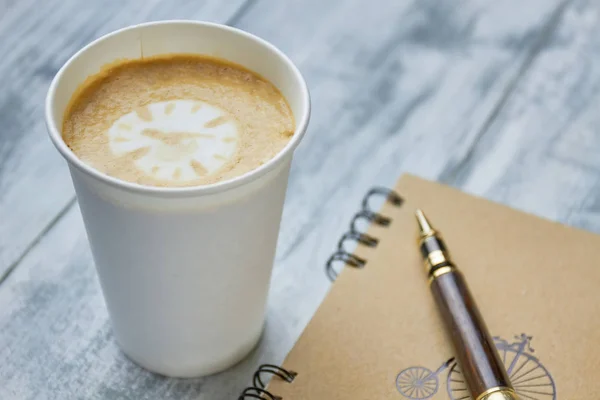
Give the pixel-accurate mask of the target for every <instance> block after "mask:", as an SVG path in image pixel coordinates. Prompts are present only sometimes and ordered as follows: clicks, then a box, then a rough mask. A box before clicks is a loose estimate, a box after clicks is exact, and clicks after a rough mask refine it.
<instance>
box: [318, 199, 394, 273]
mask: <svg viewBox="0 0 600 400" xmlns="http://www.w3.org/2000/svg"><path fill="white" fill-rule="evenodd" d="M377 196H384V197H385V199H386V200H387V201H388V202H390V203H391V204H393V205H395V206H398V207H400V206H401V205H402V203H403V202H404V200H403V199H402V197H400V195H399V194H398V193H396V192H395V191H393V190H391V189H387V188H373V189H371V190H369V192H368V193H367V194H366V195H365V197H364V198H363V201H362V209H361V210H360V211H359V212H358V213H357V214H356V215H354V217H353V218H352V221H351V222H350V230H349V231H348V232H346V233H345V234H344V235H343V236H342V237H341V238H340V241H339V242H338V246H337V251H336V252H335V253H333V254H332V255H331V257H329V260H327V264H326V265H325V272H326V274H327V277H329V279H330V280H331V281H332V282H333V281H334V280H335V279H336V278H337V276H338V272H337V271H336V270H335V269H334V267H333V266H334V263H336V262H338V261H341V262H343V263H344V264H345V265H347V266H350V267H354V268H363V267H364V266H365V265H366V264H367V260H365V259H364V258H362V257H359V256H357V255H354V254H352V253H351V252H349V251H347V250H346V248H345V243H346V242H347V241H350V240H352V241H355V242H356V243H360V244H362V245H364V246H367V247H376V246H377V244H378V243H379V239H377V238H374V237H372V236H371V235H368V234H366V233H364V232H361V231H360V229H359V228H358V223H359V221H361V220H365V221H367V222H369V223H372V224H376V225H380V226H388V225H389V224H390V223H391V222H392V220H391V218H389V217H387V216H385V215H381V214H379V213H377V212H375V211H373V208H372V207H371V201H372V199H373V198H374V197H377Z"/></svg>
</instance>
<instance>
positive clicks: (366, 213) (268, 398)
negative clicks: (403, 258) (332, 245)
mask: <svg viewBox="0 0 600 400" xmlns="http://www.w3.org/2000/svg"><path fill="white" fill-rule="evenodd" d="M377 196H384V197H385V199H386V200H387V201H388V202H390V203H391V204H393V205H395V206H398V207H400V206H401V205H402V203H403V202H404V200H403V199H402V197H400V195H399V194H398V193H396V192H395V191H393V190H390V189H387V188H373V189H371V190H369V192H368V193H367V194H366V195H365V197H364V198H363V201H362V209H361V210H360V211H359V212H358V213H357V214H356V215H354V217H353V218H352V221H351V222H350V230H349V231H348V232H346V233H345V234H344V235H343V236H342V237H341V238H340V240H339V242H338V246H337V251H336V252H335V253H333V254H332V255H331V257H329V260H328V261H327V265H326V267H325V270H326V272H327V276H328V277H329V279H331V280H332V281H334V280H335V278H336V277H337V275H338V273H337V272H336V271H335V269H334V268H333V263H334V262H336V261H342V262H343V263H344V264H345V265H349V266H351V267H354V268H363V267H364V266H365V264H366V263H367V260H365V259H364V258H362V257H358V256H356V255H354V254H352V253H350V252H349V251H348V250H346V247H345V246H346V242H349V241H353V242H356V243H360V244H362V245H364V246H367V247H376V246H377V244H378V243H379V239H377V238H375V237H373V236H371V235H368V234H366V233H364V232H361V231H360V229H359V228H358V224H359V221H361V220H365V221H367V222H369V223H373V224H376V225H380V226H388V225H389V224H390V223H391V222H392V219H391V218H389V217H387V216H385V215H381V214H379V213H377V212H375V211H373V208H372V207H371V199H373V198H374V197H377ZM265 374H270V375H273V376H277V377H279V378H281V379H283V380H284V381H286V382H288V383H291V382H292V381H293V380H294V379H295V378H296V375H298V374H297V373H296V372H293V371H289V370H287V369H285V368H283V367H280V366H277V365H273V364H263V365H261V366H260V367H258V369H257V370H256V372H254V376H253V377H252V386H249V387H247V388H246V389H244V391H243V392H242V394H241V395H240V397H238V400H246V399H261V400H282V398H281V397H280V396H276V395H274V394H273V393H271V392H269V391H268V390H266V389H265V388H266V386H267V385H266V384H265V383H264V382H263V380H262V378H261V376H262V375H265Z"/></svg>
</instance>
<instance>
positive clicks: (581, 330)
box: [240, 175, 600, 400]
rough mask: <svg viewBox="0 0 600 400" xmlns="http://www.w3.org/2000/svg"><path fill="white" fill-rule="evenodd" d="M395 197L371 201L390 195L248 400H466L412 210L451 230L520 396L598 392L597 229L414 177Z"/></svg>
mask: <svg viewBox="0 0 600 400" xmlns="http://www.w3.org/2000/svg"><path fill="white" fill-rule="evenodd" d="M391 193H392V194H390V195H389V196H387V197H388V200H391V201H388V202H386V204H385V205H384V206H383V207H382V208H381V210H379V211H378V212H377V213H374V212H373V211H372V210H370V209H369V208H370V207H371V206H370V204H369V203H370V202H371V200H373V197H376V196H378V195H381V194H385V193H384V192H383V191H381V190H375V191H373V192H371V193H370V196H368V197H367V198H366V199H365V202H364V204H363V211H361V212H360V213H359V214H357V217H356V221H354V222H355V224H356V225H359V223H358V222H357V221H358V220H359V219H368V220H370V221H372V223H371V225H370V227H369V228H368V231H367V232H366V235H360V234H359V233H358V232H357V230H355V232H354V233H352V232H351V233H350V234H348V235H345V239H344V240H342V243H340V245H341V247H342V249H343V247H344V246H346V245H348V247H349V244H344V243H343V242H344V241H347V240H352V239H354V240H357V241H359V242H360V243H359V244H358V245H357V246H356V249H355V251H354V252H353V255H350V254H349V253H346V252H345V251H343V250H342V251H339V252H338V253H336V254H337V256H335V255H334V257H332V260H331V261H332V262H331V263H330V267H331V269H330V272H331V271H333V269H335V268H337V267H335V266H334V264H339V263H343V262H344V261H345V262H347V263H348V264H349V266H346V267H345V268H343V270H342V271H341V273H340V274H339V276H338V277H337V279H336V281H335V283H334V284H333V285H332V287H331V290H330V292H329V293H328V295H327V296H326V298H325V300H324V301H323V303H322V304H321V306H320V308H319V309H318V311H317V312H316V314H315V315H314V317H313V318H312V320H311V321H310V323H309V324H308V326H307V327H306V329H305V330H304V332H303V334H302V335H301V337H300V338H299V340H298V341H297V343H296V345H295V346H294V348H293V349H292V350H291V352H290V353H289V354H288V356H287V357H286V359H285V361H284V362H283V364H282V365H281V366H275V365H265V366H261V367H260V369H259V370H258V371H257V373H256V374H255V379H254V385H253V387H250V388H247V389H246V390H245V391H244V394H243V395H242V397H240V399H249V398H263V399H269V400H273V399H283V400H325V399H327V400H329V399H344V400H348V399H360V400H362V399H390V400H391V399H394V400H405V399H409V400H423V399H435V400H438V399H439V400H448V399H451V400H468V399H470V395H469V393H468V391H467V389H466V386H465V384H464V381H463V379H462V375H461V373H460V368H459V367H458V366H457V365H456V363H455V361H454V359H453V351H452V348H451V344H450V342H449V341H448V339H447V338H446V335H445V331H444V329H443V326H442V324H441V319H440V317H439V315H438V313H437V309H436V307H435V304H434V301H433V297H432V295H431V293H430V292H429V287H428V283H427V277H426V272H425V269H424V267H423V262H422V260H421V257H420V254H419V252H418V248H417V242H416V240H417V236H416V235H417V226H416V221H415V217H414V210H415V209H416V208H422V209H423V210H424V211H425V213H426V214H427V215H428V217H429V219H430V220H431V221H432V223H433V225H434V226H435V227H436V228H437V229H438V230H439V231H440V232H442V235H443V236H444V239H445V241H446V244H447V246H448V248H449V250H450V253H451V256H452V257H453V260H454V261H455V263H456V265H457V266H458V267H459V268H460V269H461V271H463V273H464V274H465V277H466V280H467V282H468V284H469V286H470V288H471V291H472V293H473V295H474V296H475V299H476V301H477V303H478V305H479V308H480V311H481V313H482V315H483V317H484V319H485V320H486V322H487V325H488V327H489V329H490V332H491V333H492V335H494V336H495V341H496V346H497V348H498V351H499V353H500V356H501V358H502V359H503V361H504V363H505V365H506V366H507V370H508V371H509V375H510V377H511V380H512V382H513V385H514V386H515V389H516V391H517V393H518V394H519V395H520V396H521V399H523V400H532V399H533V400H555V399H568V400H578V399H582V400H583V399H597V398H600V236H597V235H594V234H592V233H589V232H585V231H581V230H578V229H574V228H571V227H567V226H564V225H560V224H558V223H554V222H550V221H547V220H544V219H541V218H538V217H535V216H532V215H528V214H525V213H522V212H518V211H515V210H512V209H510V208H508V207H505V206H502V205H499V204H495V203H492V202H490V201H487V200H484V199H481V198H477V197H474V196H470V195H467V194H464V193H461V192H460V191H458V190H455V189H452V188H450V187H446V186H443V185H441V184H437V183H433V182H429V181H425V180H422V179H419V178H417V177H414V176H409V175H405V176H403V177H402V178H401V179H400V181H399V182H398V184H397V186H396V188H395V190H394V192H391ZM394 193H396V194H397V195H399V196H400V197H401V198H397V197H396V196H395V195H394ZM386 223H387V224H386ZM355 228H356V226H355ZM344 254H346V255H344ZM270 375H272V376H273V377H272V379H271V381H270V383H269V385H268V387H265V385H264V382H265V381H268V379H269V378H270ZM252 396H254V397H252Z"/></svg>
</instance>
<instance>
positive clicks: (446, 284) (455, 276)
mask: <svg viewBox="0 0 600 400" xmlns="http://www.w3.org/2000/svg"><path fill="white" fill-rule="evenodd" d="M431 291H432V292H433V296H434V298H435V301H436V302H437V305H438V308H439V310H440V312H441V315H442V318H443V320H444V323H445V324H446V328H447V330H448V332H449V333H450V337H451V340H452V344H453V345H454V350H455V354H456V359H457V361H458V365H459V366H460V368H461V371H462V373H463V375H464V377H465V382H466V383H467V386H468V388H469V390H470V391H471V396H473V398H474V399H477V398H478V397H479V396H480V395H481V394H483V393H485V392H486V391H488V390H489V389H491V388H497V387H511V384H510V380H509V378H508V376H507V375H506V372H505V369H504V365H503V364H502V361H501V360H500V356H499V355H498V351H497V350H496V346H495V345H494V341H493V339H492V337H491V336H490V333H489V332H488V329H487V327H486V325H485V323H484V322H483V319H482V318H481V314H480V313H479V310H478V309H477V305H476V304H475V301H474V300H473V296H471V293H470V292H469V289H468V287H467V284H466V282H465V280H464V278H463V275H462V274H461V273H460V272H459V271H457V270H453V271H451V272H446V273H443V274H441V275H439V276H438V277H435V278H433V279H432V282H431Z"/></svg>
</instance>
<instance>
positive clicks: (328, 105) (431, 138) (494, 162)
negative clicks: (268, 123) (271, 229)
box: [0, 0, 600, 399]
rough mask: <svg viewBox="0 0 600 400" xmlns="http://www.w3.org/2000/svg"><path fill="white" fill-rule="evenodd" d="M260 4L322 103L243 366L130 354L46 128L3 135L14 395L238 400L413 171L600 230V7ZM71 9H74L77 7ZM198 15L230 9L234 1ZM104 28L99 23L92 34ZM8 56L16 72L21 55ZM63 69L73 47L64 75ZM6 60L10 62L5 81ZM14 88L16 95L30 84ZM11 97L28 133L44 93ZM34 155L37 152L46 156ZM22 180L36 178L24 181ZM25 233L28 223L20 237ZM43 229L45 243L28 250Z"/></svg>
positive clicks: (6, 296) (6, 382)
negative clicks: (370, 199) (204, 370)
mask: <svg viewBox="0 0 600 400" xmlns="http://www.w3.org/2000/svg"><path fill="white" fill-rule="evenodd" d="M24 3H25V2H24ZM66 3H70V2H69V1H67V2H66ZM131 4H134V3H131ZM140 4H141V3H140ZM153 4H154V6H153V7H154V8H153V10H154V11H153V14H152V15H153V16H155V17H157V18H158V17H160V18H162V17H163V16H166V15H167V14H168V13H170V12H174V11H172V8H171V7H170V6H169V5H168V4H171V3H167V2H158V1H157V2H155V3H153ZM186 4H187V6H188V7H189V8H188V9H187V10H192V9H193V6H192V3H191V2H190V3H186ZM215 4H216V3H215ZM248 4H249V6H247V7H244V8H243V9H238V10H237V11H231V10H230V11H231V12H232V13H233V15H234V17H233V18H234V19H233V22H234V23H235V25H236V26H239V27H241V28H243V29H246V30H248V31H250V32H253V33H256V34H258V35H260V36H263V37H265V38H266V39H268V40H270V41H272V42H273V43H275V44H276V45H278V46H279V47H281V48H282V49H283V50H284V51H285V52H286V53H288V54H289V55H290V56H291V57H292V59H293V60H294V61H295V62H296V63H297V64H298V65H299V66H300V69H301V70H302V71H303V73H304V74H305V76H306V78H307V81H308V83H309V86H310V89H311V94H312V100H313V107H314V108H313V109H314V113H313V119H312V122H311V127H310V130H309V132H308V134H307V136H306V140H305V141H304V143H303V144H302V145H301V146H300V148H299V149H298V151H297V153H296V157H295V163H294V168H293V170H292V174H291V178H290V186H289V190H288V196H287V201H286V207H285V211H284V218H283V222H282V227H281V234H280V241H279V246H278V253H277V260H276V266H275V271H274V276H273V282H272V289H271V293H270V302H269V309H268V320H267V325H266V329H265V335H264V338H263V340H262V342H261V344H260V346H259V347H258V349H257V350H256V351H255V352H254V353H253V354H252V355H251V356H250V357H249V358H247V359H246V360H244V361H243V362H242V363H241V364H239V365H238V366H236V367H234V368H232V369H231V370H229V371H227V372H225V373H222V374H219V375H216V376H213V377H208V378H205V379H200V380H189V381H178V380H167V379H163V378H159V377H156V376H153V375H151V374H149V373H147V372H145V371H143V370H141V369H139V368H137V367H136V366H134V365H133V364H132V363H130V362H129V361H127V360H126V359H125V358H124V357H123V356H122V355H121V353H119V351H118V349H117V347H116V345H115V343H114V340H113V338H112V335H111V333H110V326H109V323H108V319H107V315H106V311H105V309H104V306H103V302H102V297H101V294H100V291H99V287H98V284H97V282H96V278H95V273H94V270H93V264H92V261H91V257H90V254H89V250H88V247H87V242H86V240H85V235H84V230H83V226H82V223H81V219H80V217H79V214H78V213H79V211H78V209H77V207H76V205H70V203H69V202H70V199H71V198H72V197H71V194H70V193H72V192H71V188H70V183H69V177H68V173H67V171H66V170H65V168H64V167H63V166H62V163H61V162H60V161H59V160H58V159H57V157H58V156H54V155H53V154H54V153H53V149H51V148H50V146H49V144H48V143H45V144H44V140H42V139H40V135H43V127H42V126H40V127H38V128H36V129H35V130H33V131H35V132H37V133H36V134H33V133H29V134H24V139H23V141H21V140H17V139H10V140H5V138H4V136H2V141H1V142H0V143H2V144H0V146H1V147H0V149H3V150H2V151H4V153H1V151H0V153H1V154H3V155H4V156H3V157H2V158H1V161H0V163H3V164H1V165H2V173H1V174H0V176H1V178H0V185H2V186H1V187H3V188H7V189H4V190H3V193H2V194H1V195H0V207H1V209H2V210H3V215H2V227H1V228H0V232H4V233H0V239H3V240H1V241H0V242H2V243H3V244H2V245H0V246H4V247H2V249H3V250H2V251H1V252H0V254H2V260H5V261H6V260H8V265H10V262H11V261H10V260H17V259H18V257H19V256H20V254H25V256H24V258H23V259H22V260H21V262H19V263H18V265H17V266H16V268H15V269H14V270H13V272H12V273H11V274H10V275H8V277H7V278H6V280H5V282H4V283H3V284H2V285H0V310H1V311H0V332H2V334H0V359H2V360H4V363H3V364H2V365H0V382H2V384H0V398H11V399H12V398H15V399H38V398H42V399H44V398H48V399H62V398H85V399H104V398H111V399H129V398H136V399H154V398H160V399H215V398H219V399H221V398H223V399H225V398H235V396H236V395H237V394H238V393H239V391H240V389H241V388H242V387H243V386H245V385H246V384H248V383H249V381H250V376H251V371H252V370H253V369H254V368H255V367H256V365H258V363H260V362H275V363H276V362H280V361H281V360H282V359H283V357H284V356H285V354H286V353H287V351H288V350H289V349H290V348H291V346H293V343H294V341H295V340H296V338H297V337H298V335H299V334H300V333H301V331H302V329H303V328H304V326H305V325H306V323H307V322H308V320H309V319H310V317H311V316H312V314H313V312H314V310H315V309H316V308H317V307H318V304H319V303H320V301H321V299H322V298H323V296H324V295H325V294H326V292H327V289H328V288H329V283H328V281H327V280H326V278H325V276H324V274H323V264H324V262H325V260H326V258H327V256H328V255H329V254H330V253H331V252H332V250H333V249H334V247H335V243H336V242H337V238H338V237H339V236H340V235H341V234H342V233H343V232H344V231H345V230H346V229H347V224H348V221H349V219H350V217H351V216H352V214H353V213H354V212H355V210H356V209H357V208H358V206H359V203H360V198H361V197H362V195H363V194H364V193H365V191H366V190H367V189H368V188H369V187H370V186H372V185H375V184H387V185H389V184H392V183H393V182H394V181H395V180H396V179H397V177H398V176H399V174H400V173H401V172H404V171H408V172H413V173H417V174H418V175H421V176H424V177H428V178H433V179H439V180H442V181H444V182H447V183H450V184H454V185H456V186H458V187H461V188H464V189H465V190H467V191H469V192H472V193H476V194H481V195H485V196H487V197H490V198H492V199H495V200H498V201H501V202H504V203H507V204H509V205H512V206H515V207H517V208H521V209H524V210H527V211H532V212H535V213H537V214H539V215H543V216H546V217H549V218H553V219H555V220H558V221H562V222H566V223H570V224H573V225H576V226H581V227H585V228H588V229H593V230H598V231H600V218H598V217H597V215H598V214H597V212H596V209H597V208H598V204H600V201H599V200H598V194H597V193H598V190H597V186H598V183H597V182H598V178H597V177H598V176H599V175H598V173H599V171H600V170H599V169H600V162H598V161H597V157H595V154H597V151H598V150H600V135H597V134H596V133H595V129H594V127H595V126H596V125H597V124H596V122H597V117H596V113H595V112H594V111H595V110H596V109H597V107H596V105H597V102H598V96H597V95H596V94H595V93H596V92H597V90H596V87H597V86H598V84H599V83H600V69H598V68H597V65H596V64H597V62H598V61H597V60H596V58H597V56H598V52H599V45H600V39H598V38H600V35H599V32H598V30H599V29H600V28H598V23H597V20H598V15H599V14H598V5H597V4H596V3H594V2H591V1H589V2H587V1H577V2H574V3H567V4H563V3H562V2H559V1H545V0H529V1H525V2H523V1H516V0H514V1H508V2H491V1H461V2H459V3H457V4H454V3H453V5H452V6H450V5H446V6H444V5H443V4H440V3H439V2H435V1H433V0H419V1H402V2H397V1H386V2H383V1H382V2H381V3H380V4H378V5H377V7H375V6H373V2H367V1H366V0H336V1H331V2H319V1H317V0H310V1H302V2H300V1H290V2H285V3H284V2H272V1H267V0H263V1H261V0H259V1H256V2H253V3H248ZM19 7H21V6H20V5H19ZM65 7H66V10H70V11H69V12H70V13H71V15H76V12H75V11H74V10H75V6H74V5H71V6H68V5H67V6H65ZM69 7H72V9H70V8H69ZM87 7H97V8H98V9H100V8H101V7H100V6H98V5H95V6H87ZM112 7H116V6H115V5H114V4H113V5H112ZM129 7H132V9H135V7H133V6H132V5H129ZM202 7H203V9H204V7H208V8H206V9H210V10H213V11H214V13H215V15H219V16H222V17H223V18H227V16H225V14H227V13H226V12H225V11H224V10H223V9H222V8H220V6H215V5H213V6H208V5H203V6H202ZM211 7H212V8H211ZM106 8H110V7H106ZM240 10H241V11H240ZM213 11H211V12H213ZM19 12H20V11H19V9H18V8H17V9H16V10H15V8H14V7H13V8H11V9H9V13H7V14H6V15H5V16H4V17H2V16H0V34H1V32H3V31H6V29H7V28H5V25H6V24H9V22H11V21H17V19H18V18H20V17H19V16H18V14H19ZM77 12H78V13H81V14H82V15H86V17H85V18H87V19H88V23H89V24H92V25H93V26H104V25H102V24H103V23H104V24H106V26H107V27H108V26H111V27H115V24H117V25H118V26H121V25H125V24H128V23H131V22H132V21H135V20H139V19H136V18H144V17H143V16H142V17H139V16H138V15H135V14H136V13H135V10H132V11H130V12H129V14H127V13H125V14H121V13H118V15H117V13H114V12H113V13H111V12H110V11H108V10H107V11H103V12H104V14H103V12H100V13H99V16H96V15H95V14H94V13H89V14H86V12H87V11H85V9H84V10H83V11H81V10H80V11H77ZM61 15H63V14H61ZM66 15H69V14H67V12H66V11H65V14H64V15H63V18H65V16H66ZM102 15H104V17H100V16H102ZM55 18H57V17H55ZM82 18H84V17H82ZM85 18H84V19H85ZM219 18H220V17H219ZM100 19H103V20H104V22H99V20H100ZM115 20H117V21H118V22H115ZM13 23H15V22H13ZM54 24H55V25H56V26H59V25H60V24H59V23H58V22H56V21H54ZM30 26H35V24H30ZM61 29H63V31H62V32H61V33H60V34H57V33H53V32H52V31H48V32H46V34H47V35H48V36H49V37H52V35H55V36H57V39H56V40H62V43H63V45H64V43H68V46H72V48H73V50H74V49H75V48H77V47H78V45H80V43H79V42H77V40H79V37H80V36H78V35H75V32H79V31H78V29H79V30H81V31H83V32H86V33H87V32H88V30H89V29H87V28H86V24H84V23H81V24H80V25H79V27H78V28H75V27H73V28H61ZM98 29H99V30H98ZM107 29H109V28H107ZM102 32H104V30H102V29H101V28H97V30H96V31H94V32H93V33H91V34H90V35H91V36H97V34H100V33H102ZM88 34H89V33H88ZM61 35H63V36H61ZM75 36H77V37H75ZM83 36H85V35H83ZM35 37H37V36H31V38H35ZM89 39H90V38H87V40H89ZM31 40H33V39H30V41H31ZM72 42H75V44H71V43H72ZM58 47H60V46H58ZM41 49H43V46H42V47H41ZM25 53H26V52H23V54H25ZM42 53H43V52H42ZM44 54H45V53H44ZM45 57H46V58H47V59H48V60H50V59H51V57H53V56H51V55H48V54H46V55H45ZM65 57H66V55H65ZM11 60H12V61H11V62H10V63H11V64H10V65H11V66H14V65H18V64H15V63H18V62H22V61H19V60H18V57H17V58H15V57H14V56H12V58H11ZM60 62H62V61H61V59H60V57H59V58H58V60H56V64H54V66H53V67H58V65H60ZM5 65H7V64H6V63H5V62H4V60H2V61H0V73H1V72H2V71H3V70H2V69H1V68H3V66H5ZM43 65H46V64H43ZM4 68H8V67H4ZM47 75H48V78H45V79H46V80H45V81H43V82H41V83H38V86H39V88H38V89H37V90H38V91H39V92H40V93H41V92H43V91H45V88H43V86H44V82H45V84H46V85H47V82H48V80H47V79H49V76H51V75H52V73H48V74H47ZM0 76H2V75H1V74H0ZM15 77H16V75H14V74H13V78H14V79H16V78H15ZM20 79H21V83H22V84H24V82H25V81H24V78H23V77H21V78H20ZM7 82H9V81H7ZM28 84H29V85H33V84H32V83H28ZM11 87H13V89H12V92H15V93H20V92H19V91H18V90H16V89H15V88H18V86H11ZM31 87H33V86H31ZM42 88H43V89H42ZM0 96H3V95H0ZM11 96H13V98H14V99H16V98H21V97H19V96H21V95H20V94H19V95H17V94H12V95H11ZM41 96H43V93H42V94H41ZM4 99H5V97H0V104H13V103H14V104H21V105H20V106H19V107H17V108H12V109H10V110H17V111H19V109H23V111H20V112H22V114H18V115H19V116H21V118H14V117H11V118H13V119H12V120H11V119H8V118H7V117H6V116H5V115H8V114H5V113H4V112H3V113H1V114H0V118H2V122H5V121H9V122H10V121H13V122H12V124H14V126H15V127H16V128H13V131H11V132H21V131H24V130H25V128H26V127H30V124H31V123H32V121H33V119H32V117H30V116H31V115H35V113H36V112H38V113H39V112H41V111H40V110H41V109H40V108H39V107H40V106H39V105H38V106H34V105H32V104H33V102H31V103H32V104H29V103H27V102H24V101H23V100H20V102H19V101H17V100H10V99H9V98H8V97H6V99H8V100H4ZM1 100H4V102H3V101H1ZM25 103H26V105H23V104H25ZM2 107H7V106H2ZM2 107H0V110H4V108H2ZM35 107H38V108H35ZM35 110H37V111H35ZM15 115H16V114H15ZM40 115H41V114H40ZM39 118H41V116H39ZM40 124H41V123H40ZM3 135H4V134H3ZM12 135H14V136H19V135H20V133H19V134H17V133H12ZM36 138H37V139H36ZM26 142H27V143H29V147H27V146H26V144H27V143H26ZM5 143H6V144H5ZM24 143H25V144H24ZM36 143H37V144H36ZM29 148H31V149H37V150H35V153H34V154H36V155H37V158H39V160H38V159H36V157H33V155H31V154H29V150H28V149H29ZM5 157H7V158H8V161H7V160H4V159H5ZM52 157H54V161H49V160H51V159H52ZM6 166H9V167H10V168H8V169H7V168H6ZM9 169H10V171H9ZM36 171H37V172H36ZM41 171H47V172H46V173H44V174H42V175H41V178H43V179H46V180H48V182H41V180H38V179H39V178H38V177H36V173H38V174H41ZM19 173H21V174H24V175H23V176H26V177H27V179H28V180H27V181H23V182H24V183H22V185H21V186H19V182H21V181H19V180H18V179H16V178H17V177H18V176H19V175H18V174H19ZM60 182H62V183H60ZM34 183H35V185H46V186H43V187H44V188H46V191H45V192H44V193H48V195H47V196H44V197H41V196H37V197H36V198H31V196H29V197H28V196H26V195H25V193H26V191H27V190H31V187H34V186H32V185H34ZM51 188H58V189H60V193H55V191H54V190H51ZM5 191H8V192H10V193H13V194H12V195H11V196H12V197H10V199H12V200H11V201H12V202H23V203H24V204H25V205H24V206H23V207H25V208H24V209H18V210H16V211H15V212H14V213H13V212H11V214H14V215H11V216H9V217H8V221H9V224H12V225H9V224H7V223H5V218H6V217H5V215H4V210H6V206H7V205H8V204H9V203H7V200H5V197H2V196H4V195H5V193H4V192H5ZM64 193H69V195H65V194H64ZM46 197H48V198H46ZM56 197H58V198H59V199H58V200H57V199H56ZM42 203H43V204H42ZM38 207H39V208H41V209H38ZM33 209H35V210H36V211H35V212H34V215H33V216H32V217H31V219H30V221H29V222H27V221H24V220H25V218H24V215H26V214H24V213H26V212H32V211H31V210H33ZM11 210H14V208H13V209H11ZM23 210H25V211H23ZM61 210H64V215H61V214H60V212H61ZM17 212H18V213H17ZM57 215H58V216H59V217H57ZM53 220H55V221H56V223H55V224H54V225H52V226H51V228H50V229H47V232H43V229H44V227H46V226H47V225H48V224H49V223H50V222H51V221H53ZM23 224H26V225H27V229H25V228H24V227H22V225H23ZM5 225H6V226H5ZM16 228H19V229H22V231H23V232H22V233H18V234H17V235H14V234H13V236H15V237H14V238H11V237H10V236H11V235H10V233H11V232H13V231H14V230H15V229H16ZM11 229H12V231H11ZM27 232H29V233H27ZM26 233H27V234H26ZM35 237H40V240H39V243H36V244H35V245H33V246H31V240H32V238H35ZM11 242H14V243H15V244H11ZM19 246H20V247H19ZM28 247H30V250H29V251H28V252H25V253H23V249H26V248H28ZM5 248H7V249H9V250H8V253H7V252H5V250H4V249H5ZM11 248H12V249H14V250H10V249H11ZM11 252H12V253H11ZM6 254H12V255H11V256H10V257H8V256H6ZM3 262H4V261H3ZM13 265H14V262H13Z"/></svg>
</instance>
